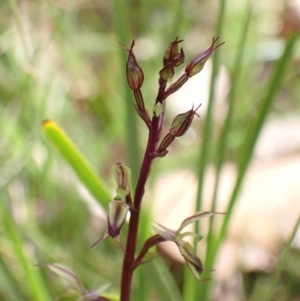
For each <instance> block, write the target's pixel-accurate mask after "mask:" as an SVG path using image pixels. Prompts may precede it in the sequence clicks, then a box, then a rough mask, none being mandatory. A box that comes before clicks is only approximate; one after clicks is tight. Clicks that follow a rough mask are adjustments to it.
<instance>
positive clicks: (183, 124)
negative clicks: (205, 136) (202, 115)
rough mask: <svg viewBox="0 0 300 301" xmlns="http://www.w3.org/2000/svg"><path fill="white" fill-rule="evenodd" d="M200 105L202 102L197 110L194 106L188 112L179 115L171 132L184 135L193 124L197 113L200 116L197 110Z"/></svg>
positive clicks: (177, 135)
mask: <svg viewBox="0 0 300 301" xmlns="http://www.w3.org/2000/svg"><path fill="white" fill-rule="evenodd" d="M200 106H201V104H200V105H199V106H198V107H197V108H196V109H195V110H194V108H192V109H191V110H189V111H188V112H186V113H183V114H179V115H177V116H176V117H175V119H174V120H173V122H172V125H171V129H170V132H169V133H170V134H171V135H173V136H175V137H180V136H182V135H184V134H185V133H186V131H187V130H188V129H189V127H190V126H191V123H192V121H193V119H194V116H195V115H197V116H198V117H199V115H198V114H197V113H196V111H197V110H198V109H199V107H200Z"/></svg>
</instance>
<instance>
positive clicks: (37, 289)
mask: <svg viewBox="0 0 300 301" xmlns="http://www.w3.org/2000/svg"><path fill="white" fill-rule="evenodd" d="M0 212H1V213H2V219H3V222H4V226H5V229H6V234H7V236H8V237H9V239H10V241H11V244H12V247H13V251H14V254H15V256H16V258H17V261H18V264H19V266H20V267H21V268H22V271H23V273H24V281H26V283H24V285H25V286H26V287H27V288H28V293H29V294H30V298H29V299H30V300H34V301H48V300H49V301H50V300H51V298H50V295H49V292H48V291H47V289H46V287H45V285H44V283H43V281H42V278H41V277H40V274H39V270H38V269H37V268H34V264H35V262H31V260H30V259H29V257H28V256H27V254H26V253H25V252H24V246H23V244H22V241H21V237H20V234H19V232H18V228H17V226H16V224H15V222H14V220H13V219H12V217H11V214H10V212H9V211H8V210H7V208H6V205H5V203H4V201H3V200H0Z"/></svg>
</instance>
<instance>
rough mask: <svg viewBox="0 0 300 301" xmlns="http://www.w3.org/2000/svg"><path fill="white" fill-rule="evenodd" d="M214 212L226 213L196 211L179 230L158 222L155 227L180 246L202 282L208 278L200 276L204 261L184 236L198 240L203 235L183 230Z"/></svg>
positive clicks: (162, 235) (184, 256)
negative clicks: (203, 278)
mask: <svg viewBox="0 0 300 301" xmlns="http://www.w3.org/2000/svg"><path fill="white" fill-rule="evenodd" d="M214 214H224V213H219V212H210V211H208V212H202V213H196V214H195V215H192V216H190V217H188V218H186V219H185V220H184V221H183V222H182V223H181V225H180V227H179V228H178V229H177V230H171V229H168V228H166V227H164V226H163V225H160V224H158V223H156V225H157V227H155V231H156V233H157V234H159V235H160V236H161V237H163V238H164V239H165V240H167V241H173V242H174V243H175V244H176V245H177V246H178V249H179V251H180V253H181V255H182V256H183V258H184V260H185V262H186V264H187V266H188V267H189V269H190V270H191V272H192V273H193V275H194V276H195V278H196V279H197V280H198V281H200V282H202V281H206V280H207V279H205V280H202V279H201V278H200V274H201V272H202V271H203V270H204V268H203V265H202V262H201V260H200V258H199V257H198V256H197V254H196V252H195V251H194V249H193V247H192V246H191V244H190V243H189V242H187V241H185V240H184V237H186V236H193V237H194V238H195V239H196V241H200V240H201V239H202V236H200V235H198V234H196V233H194V232H182V230H183V229H184V228H185V227H187V226H188V225H190V224H192V223H194V222H196V221H198V220H200V219H201V218H203V217H209V216H212V215H214Z"/></svg>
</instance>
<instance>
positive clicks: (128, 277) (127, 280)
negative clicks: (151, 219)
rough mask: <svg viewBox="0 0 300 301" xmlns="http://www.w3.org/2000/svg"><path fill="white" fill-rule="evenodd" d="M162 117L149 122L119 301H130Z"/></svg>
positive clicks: (161, 88)
mask: <svg viewBox="0 0 300 301" xmlns="http://www.w3.org/2000/svg"><path fill="white" fill-rule="evenodd" d="M166 85H167V82H166V81H165V80H163V79H161V78H160V79H159V91H158V95H157V98H156V103H157V102H162V101H163V96H164V92H165V90H166ZM160 118H162V116H159V117H156V116H155V115H153V117H152V121H151V127H150V130H149V137H148V143H147V148H146V151H145V155H144V159H143V163H142V166H141V169H140V174H139V179H138V182H137V186H136V188H135V194H134V209H135V210H131V216H130V221H129V228H128V235H127V244H126V254H125V256H124V260H123V270H122V278H121V298H120V301H130V293H131V283H132V276H133V270H134V255H135V249H136V241H137V236H138V227H139V217H140V208H141V202H142V199H143V196H144V192H145V184H146V182H147V179H148V175H149V173H150V169H151V165H152V161H153V159H154V158H153V156H151V154H152V153H154V152H155V150H156V144H157V140H158V133H159V126H161V125H159V120H160Z"/></svg>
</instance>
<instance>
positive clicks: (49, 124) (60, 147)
mask: <svg viewBox="0 0 300 301" xmlns="http://www.w3.org/2000/svg"><path fill="white" fill-rule="evenodd" d="M42 128H43V131H44V133H45V137H46V138H47V140H48V141H49V142H50V144H51V145H52V146H54V147H55V148H56V150H57V151H58V152H59V154H60V155H61V156H62V158H63V159H64V160H65V161H67V162H68V163H69V165H70V166H71V167H72V169H73V170H74V171H75V173H76V175H77V177H78V178H79V180H80V181H81V182H82V183H83V184H84V185H85V187H86V188H87V189H88V190H89V192H90V193H91V194H92V195H93V196H94V197H95V198H96V200H97V201H98V202H99V203H100V204H101V205H102V206H104V207H106V206H107V205H108V203H109V202H110V201H111V199H110V195H109V193H108V192H107V189H106V188H105V185H104V183H103V181H101V179H100V178H99V176H98V175H97V174H96V172H95V171H94V170H93V169H92V167H91V166H90V164H89V163H88V161H87V160H86V158H85V157H84V156H83V155H82V154H81V152H80V151H79V150H78V149H77V147H76V146H75V145H74V143H73V142H72V141H71V140H70V138H69V137H68V136H67V135H66V134H65V133H64V131H63V130H62V129H61V128H60V127H59V126H58V125H57V124H56V123H55V122H54V121H51V120H46V121H44V122H43V124H42Z"/></svg>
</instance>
